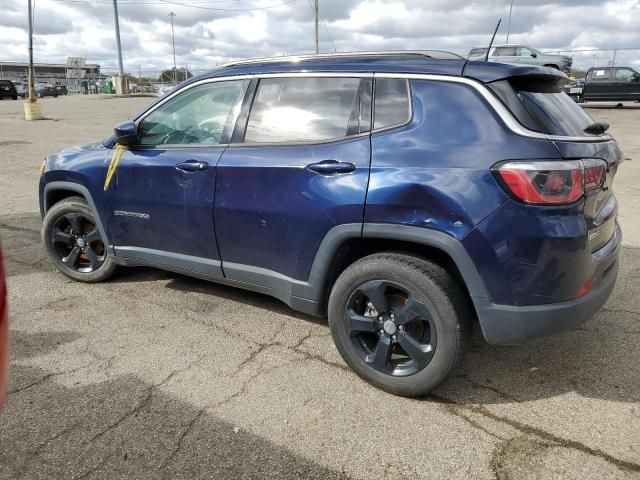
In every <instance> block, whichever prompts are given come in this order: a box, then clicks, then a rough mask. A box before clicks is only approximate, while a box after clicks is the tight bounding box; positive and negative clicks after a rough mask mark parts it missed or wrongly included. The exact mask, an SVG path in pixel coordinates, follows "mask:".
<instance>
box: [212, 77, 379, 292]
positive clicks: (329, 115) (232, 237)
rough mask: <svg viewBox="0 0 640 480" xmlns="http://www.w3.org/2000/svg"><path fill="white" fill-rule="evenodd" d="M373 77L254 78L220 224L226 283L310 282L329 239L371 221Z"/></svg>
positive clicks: (222, 171) (225, 182)
mask: <svg viewBox="0 0 640 480" xmlns="http://www.w3.org/2000/svg"><path fill="white" fill-rule="evenodd" d="M365 77H366V78H361V77H360V76H339V75H334V76H332V75H325V76H317V77H316V76H282V77H271V76H270V77H269V78H261V79H260V80H259V81H258V80H254V84H253V87H250V92H249V94H248V95H247V97H249V96H250V95H251V88H255V93H254V95H253V102H252V105H251V108H250V113H249V114H248V118H245V119H243V115H244V112H248V111H249V105H245V106H244V107H243V115H241V117H240V120H239V121H238V126H237V127H236V128H237V130H236V132H235V133H234V139H233V142H235V143H232V144H231V145H230V146H229V148H228V149H227V150H226V151H225V152H224V154H223V155H222V157H221V159H220V161H219V162H218V168H217V187H216V200H215V210H214V218H215V225H216V233H217V237H218V246H219V248H220V256H221V258H222V267H223V270H224V274H225V276H226V277H228V278H230V279H234V280H238V281H246V282H250V283H256V282H257V283H262V284H269V285H275V287H274V288H278V286H277V285H282V283H278V281H281V280H283V279H284V282H285V283H287V282H289V283H290V281H291V280H292V279H293V280H299V281H306V280H307V279H308V277H309V273H310V270H311V266H312V263H313V260H314V258H315V255H316V253H317V251H318V247H319V245H320V243H321V242H322V240H323V238H324V237H325V235H327V233H328V232H329V231H330V230H331V229H332V228H334V227H336V226H338V225H342V224H351V225H353V226H355V227H356V228H358V226H360V225H361V224H362V219H363V213H364V203H365V194H366V190H367V181H368V178H369V162H370V150H371V149H370V138H369V130H370V122H371V78H370V77H367V76H366V75H365ZM284 277H286V278H284ZM274 282H275V283H274Z"/></svg>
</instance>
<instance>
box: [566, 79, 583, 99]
mask: <svg viewBox="0 0 640 480" xmlns="http://www.w3.org/2000/svg"><path fill="white" fill-rule="evenodd" d="M583 88H584V78H578V79H576V80H572V81H570V82H569V83H567V84H566V85H565V86H564V87H562V91H563V92H564V93H566V94H567V95H569V96H570V97H571V98H573V99H574V100H576V101H580V100H581V99H582V89H583Z"/></svg>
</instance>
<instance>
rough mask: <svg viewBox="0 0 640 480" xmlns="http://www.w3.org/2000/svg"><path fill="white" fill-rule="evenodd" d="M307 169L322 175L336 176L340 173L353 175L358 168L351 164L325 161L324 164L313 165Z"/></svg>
mask: <svg viewBox="0 0 640 480" xmlns="http://www.w3.org/2000/svg"><path fill="white" fill-rule="evenodd" d="M307 168H308V169H309V170H311V171H313V172H317V173H321V174H322V175H335V174H338V173H351V172H353V171H354V170H355V169H356V166H355V165H354V164H353V163H350V162H339V161H337V160H323V161H322V162H318V163H312V164H311V165H308V166H307Z"/></svg>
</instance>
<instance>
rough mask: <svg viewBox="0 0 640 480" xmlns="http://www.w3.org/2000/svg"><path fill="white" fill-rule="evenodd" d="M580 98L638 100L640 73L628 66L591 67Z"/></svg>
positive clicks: (612, 100) (609, 100) (639, 99)
mask: <svg viewBox="0 0 640 480" xmlns="http://www.w3.org/2000/svg"><path fill="white" fill-rule="evenodd" d="M582 100H584V101H587V102H591V101H605V102H628V101H640V73H638V72H637V71H636V70H634V69H633V68H630V67H592V68H590V69H589V71H588V72H587V77H586V80H585V83H584V89H583V91H582Z"/></svg>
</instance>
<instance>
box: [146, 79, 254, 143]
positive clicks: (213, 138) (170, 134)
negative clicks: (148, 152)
mask: <svg viewBox="0 0 640 480" xmlns="http://www.w3.org/2000/svg"><path fill="white" fill-rule="evenodd" d="M245 88H246V82H244V81H243V80H231V81H225V82H211V83H205V84H202V85H197V86H195V87H192V88H189V89H187V90H185V91H184V92H181V93H179V94H178V95H176V96H175V97H173V98H171V99H170V100H168V101H167V102H166V103H164V104H163V105H161V106H160V107H158V108H157V109H156V110H154V111H153V112H151V113H150V114H149V115H148V116H146V117H145V118H144V119H143V120H142V121H141V122H140V124H139V125H138V130H139V132H140V139H139V144H140V145H189V144H191V145H193V144H198V145H217V144H219V143H220V140H221V139H222V133H223V131H224V128H225V125H226V124H227V122H228V121H229V119H230V117H231V116H232V109H233V107H234V105H235V104H236V102H237V101H238V100H239V97H240V95H241V94H242V93H244V91H245Z"/></svg>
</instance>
